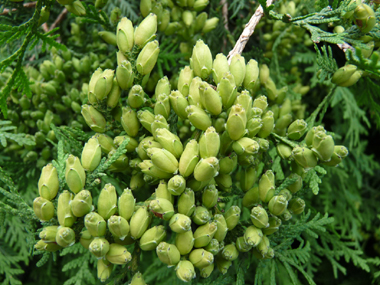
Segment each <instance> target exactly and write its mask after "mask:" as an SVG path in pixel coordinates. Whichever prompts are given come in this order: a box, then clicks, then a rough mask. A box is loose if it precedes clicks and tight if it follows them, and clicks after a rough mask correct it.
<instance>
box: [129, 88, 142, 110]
mask: <svg viewBox="0 0 380 285" xmlns="http://www.w3.org/2000/svg"><path fill="white" fill-rule="evenodd" d="M144 103H145V98H144V90H143V88H142V87H141V86H140V85H133V86H132V88H131V90H129V93H128V105H129V106H131V107H132V108H135V109H136V108H140V107H141V106H142V105H144Z"/></svg>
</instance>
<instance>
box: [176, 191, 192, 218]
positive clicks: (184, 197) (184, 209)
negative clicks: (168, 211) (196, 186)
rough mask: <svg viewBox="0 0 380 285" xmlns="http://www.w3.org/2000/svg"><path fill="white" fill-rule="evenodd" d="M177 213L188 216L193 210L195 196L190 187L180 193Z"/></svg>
mask: <svg viewBox="0 0 380 285" xmlns="http://www.w3.org/2000/svg"><path fill="white" fill-rule="evenodd" d="M177 206H178V213H180V214H183V215H186V216H188V217H190V216H191V215H192V214H193V213H194V210H195V196H194V191H193V190H192V189H190V188H186V189H185V191H184V192H183V193H182V194H181V196H180V197H179V199H178V202H177Z"/></svg>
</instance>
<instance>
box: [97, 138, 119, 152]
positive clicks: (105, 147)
mask: <svg viewBox="0 0 380 285" xmlns="http://www.w3.org/2000/svg"><path fill="white" fill-rule="evenodd" d="M93 138H96V139H97V140H98V142H99V144H100V147H101V149H102V152H105V153H109V152H110V151H112V150H115V149H116V146H115V144H114V143H113V140H112V138H111V137H109V136H107V135H106V134H96V135H95V136H93Z"/></svg>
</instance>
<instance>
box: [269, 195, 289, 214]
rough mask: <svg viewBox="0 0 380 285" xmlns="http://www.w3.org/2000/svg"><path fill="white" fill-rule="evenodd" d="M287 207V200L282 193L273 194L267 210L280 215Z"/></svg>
mask: <svg viewBox="0 0 380 285" xmlns="http://www.w3.org/2000/svg"><path fill="white" fill-rule="evenodd" d="M287 207H288V200H287V199H286V197H285V196H283V195H278V196H273V198H272V199H271V200H270V201H269V203H268V208H269V212H271V214H272V215H275V216H280V215H281V214H282V213H283V212H284V211H285V210H286V208H287Z"/></svg>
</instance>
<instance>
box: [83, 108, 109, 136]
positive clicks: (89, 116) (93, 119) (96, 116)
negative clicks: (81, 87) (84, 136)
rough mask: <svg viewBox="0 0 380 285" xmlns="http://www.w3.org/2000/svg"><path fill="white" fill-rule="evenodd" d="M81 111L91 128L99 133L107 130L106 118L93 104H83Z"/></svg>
mask: <svg viewBox="0 0 380 285" xmlns="http://www.w3.org/2000/svg"><path fill="white" fill-rule="evenodd" d="M81 113H82V115H83V118H84V119H85V121H86V123H87V125H88V126H89V127H90V128H91V130H93V131H94V132H98V133H104V132H105V131H106V124H107V122H106V119H105V118H104V117H103V115H102V113H100V112H99V111H97V110H96V109H95V108H94V107H93V106H91V105H86V104H85V105H82V111H81Z"/></svg>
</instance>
